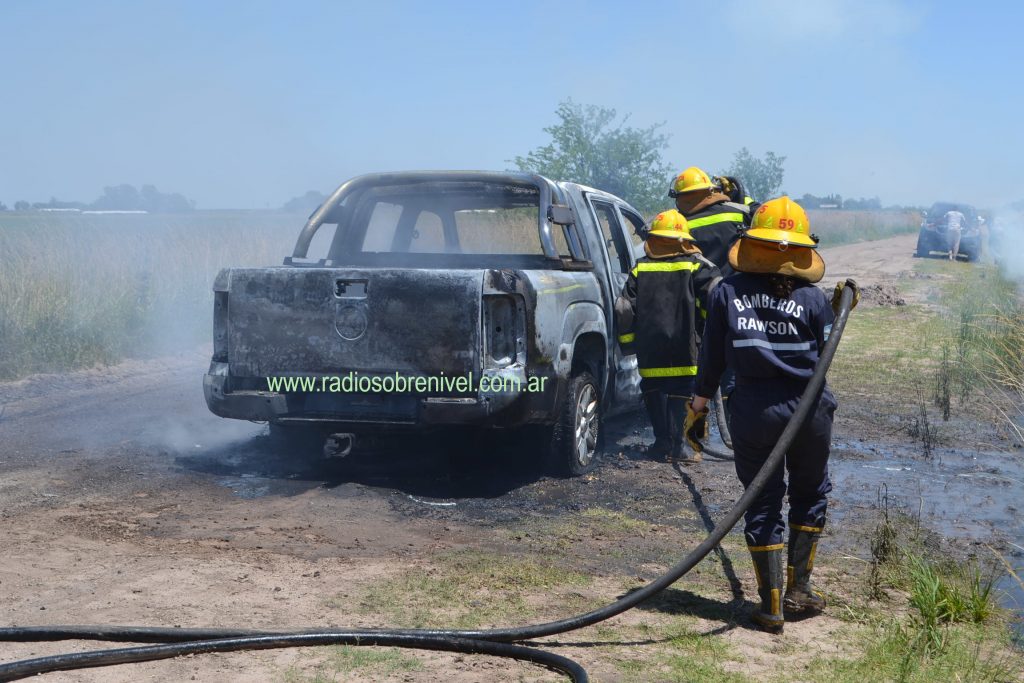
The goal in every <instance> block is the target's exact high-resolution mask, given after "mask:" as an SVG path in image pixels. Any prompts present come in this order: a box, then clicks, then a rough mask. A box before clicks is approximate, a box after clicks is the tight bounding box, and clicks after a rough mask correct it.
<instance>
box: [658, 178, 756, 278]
mask: <svg viewBox="0 0 1024 683" xmlns="http://www.w3.org/2000/svg"><path fill="white" fill-rule="evenodd" d="M726 182H727V184H728V186H729V189H730V190H733V189H735V187H736V186H738V181H736V180H735V179H733V178H728V179H727V181H726ZM733 183H735V184H736V185H735V186H734V185H733ZM723 190H724V188H723V187H722V186H721V180H719V185H717V186H716V185H715V183H714V181H712V179H711V176H709V175H708V174H707V173H705V172H704V171H702V170H701V169H699V168H697V167H696V166H691V167H689V168H688V169H686V170H685V171H683V172H682V173H680V174H679V175H677V176H676V178H675V180H673V181H672V187H671V188H670V189H669V191H668V196H669V197H672V198H673V199H675V200H676V209H677V210H678V211H679V213H681V214H683V217H684V218H685V219H686V224H687V226H689V228H690V233H691V234H692V235H693V241H694V244H696V245H697V246H698V247H699V248H700V251H701V253H702V254H703V255H704V258H706V259H707V260H709V261H711V262H712V263H714V264H715V265H716V266H718V268H719V269H720V270H721V271H722V275H725V276H727V275H731V274H732V268H731V267H730V266H729V259H728V253H729V247H731V246H732V245H733V243H735V242H736V240H738V239H739V238H740V235H742V234H743V231H744V230H746V229H747V226H749V225H750V206H749V205H748V204H747V203H739V202H734V201H732V200H731V198H730V197H729V196H728V195H727V194H725V193H724V192H723ZM738 191H739V192H742V190H738ZM743 194H744V198H745V200H746V199H748V198H747V197H746V195H745V193H743ZM745 200H744V201H745Z"/></svg>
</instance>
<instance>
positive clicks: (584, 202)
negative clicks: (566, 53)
mask: <svg viewBox="0 0 1024 683" xmlns="http://www.w3.org/2000/svg"><path fill="white" fill-rule="evenodd" d="M645 230H646V227H645V223H644V220H643V219H642V218H641V216H640V214H639V212H637V211H636V210H635V209H633V208H632V207H630V206H629V205H628V204H626V203H625V202H624V201H622V200H621V199H619V198H617V197H614V196H612V195H610V194H607V193H605V192H601V191H598V190H594V189H591V188H588V187H584V186H582V185H577V184H574V183H568V182H554V181H552V180H549V179H547V178H544V177H542V176H539V175H531V174H525V173H490V172H448V171H438V172H413V173H384V174H375V175H366V176H361V177H358V178H355V179H353V180H350V181H348V182H346V183H345V184H343V185H341V187H339V188H338V189H337V190H336V191H335V192H334V193H333V194H332V195H331V196H330V197H329V198H328V199H327V200H326V201H325V202H324V203H323V204H322V205H321V206H320V207H319V208H318V209H317V210H316V211H315V212H314V213H313V214H312V215H311V216H310V218H309V220H308V221H307V222H306V225H305V226H304V227H303V229H302V232H301V233H300V234H299V237H298V241H297V243H296V245H295V250H294V253H293V255H292V256H291V257H289V258H286V259H285V260H284V265H282V266H277V267H269V268H229V269H226V270H222V271H221V272H220V273H219V274H218V275H217V279H216V281H215V284H214V288H213V289H214V347H213V359H212V362H211V364H210V370H209V373H208V374H207V375H206V376H205V379H204V383H203V386H204V390H205V395H206V402H207V405H208V406H209V408H210V410H211V411H213V412H214V413H216V414H217V415H220V416H223V417H229V418H236V419H244V420H265V421H268V422H269V423H270V425H271V430H272V431H277V432H301V431H316V432H317V433H322V434H325V435H326V434H333V436H332V439H333V440H334V441H335V443H336V444H339V445H340V446H344V447H346V448H347V447H348V446H350V445H351V444H352V443H354V442H355V441H356V439H357V438H359V436H360V435H361V434H374V433H381V432H392V431H395V430H408V431H413V432H415V431H420V430H428V429H437V428H446V427H458V428H484V429H502V430H519V429H520V428H529V429H530V430H531V431H533V432H535V433H539V434H540V435H541V438H542V439H543V444H544V450H545V451H546V453H547V455H548V457H549V458H550V461H549V463H550V464H552V465H554V466H555V467H556V468H557V469H558V470H559V471H560V472H561V473H563V474H568V475H578V474H582V473H584V472H587V471H589V470H590V469H591V468H593V466H594V464H595V456H596V453H597V451H598V449H599V447H600V446H599V444H600V443H601V433H602V420H603V418H604V417H605V416H608V415H611V414H613V413H616V412H623V411H625V410H630V409H634V408H635V407H636V406H638V405H639V376H638V374H637V370H636V360H635V357H634V356H624V355H623V353H622V351H621V350H620V348H619V345H618V343H617V333H616V330H615V315H614V310H613V302H614V301H615V298H616V296H617V295H618V293H619V291H620V290H621V288H622V285H623V283H624V281H625V279H626V276H627V274H628V273H629V271H630V269H631V268H632V267H633V265H634V263H635V261H636V258H637V255H638V254H640V253H642V249H641V248H640V243H641V239H642V236H643V235H644V234H645Z"/></svg>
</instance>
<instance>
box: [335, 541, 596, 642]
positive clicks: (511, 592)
mask: <svg viewBox="0 0 1024 683" xmlns="http://www.w3.org/2000/svg"><path fill="white" fill-rule="evenodd" d="M590 582H591V577H589V576H587V575H586V574H582V573H579V572H574V571H568V570H565V569H561V568H559V567H556V566H554V565H551V564H548V563H545V562H542V561H539V560H534V559H527V558H519V557H514V556H509V555H495V554H488V553H482V552H464V553H453V554H449V555H443V556H440V557H438V558H435V559H434V561H433V563H432V564H431V566H429V567H426V568H415V569H410V570H407V571H403V572H402V573H400V574H399V575H398V576H395V577H391V578H386V579H382V580H380V581H377V582H375V583H373V584H371V585H370V586H369V588H368V589H367V590H366V591H365V592H363V593H362V594H361V595H360V596H359V598H358V603H357V604H356V605H352V604H351V603H350V601H349V600H348V599H347V598H345V599H338V598H335V599H332V600H331V601H329V603H328V605H329V606H331V607H334V608H336V609H342V610H350V609H353V608H355V609H358V611H359V612H361V613H362V614H365V615H373V616H379V617H380V621H381V623H387V624H393V625H395V626H401V627H411V628H422V627H426V626H431V627H444V626H448V627H452V628H475V627H479V626H483V625H488V624H498V623H501V622H505V621H517V622H519V621H522V620H523V619H524V618H528V617H530V616H531V615H536V614H539V613H540V612H542V611H543V610H545V609H548V608H551V607H555V606H561V607H563V608H564V609H566V610H568V609H571V608H578V607H581V606H584V607H588V606H590V605H589V601H588V600H586V599H583V598H582V597H581V596H580V595H579V594H578V593H576V592H575V591H574V589H578V588H581V587H585V586H587V585H589V584H590ZM531 593H532V594H535V595H544V601H543V602H539V601H538V602H531V601H529V600H527V597H526V596H527V595H529V594H531Z"/></svg>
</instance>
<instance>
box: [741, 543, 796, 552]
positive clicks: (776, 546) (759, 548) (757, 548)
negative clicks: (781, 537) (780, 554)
mask: <svg viewBox="0 0 1024 683" xmlns="http://www.w3.org/2000/svg"><path fill="white" fill-rule="evenodd" d="M785 547H786V544H785V543H773V544H771V545H748V546H747V550H749V551H750V552H752V553H766V552H770V551H772V550H782V549H783V548H785Z"/></svg>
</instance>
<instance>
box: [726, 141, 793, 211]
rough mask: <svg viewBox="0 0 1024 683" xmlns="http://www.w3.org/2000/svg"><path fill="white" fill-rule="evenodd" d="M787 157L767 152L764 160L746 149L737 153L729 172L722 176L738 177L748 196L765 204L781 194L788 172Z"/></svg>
mask: <svg viewBox="0 0 1024 683" xmlns="http://www.w3.org/2000/svg"><path fill="white" fill-rule="evenodd" d="M785 162H786V157H781V156H778V155H777V154H775V152H767V153H765V155H764V158H763V159H758V158H756V157H755V156H754V155H753V154H751V153H750V150H749V149H747V148H746V147H744V148H743V149H741V150H740V151H738V152H736V156H734V157H733V159H732V165H731V166H730V167H729V170H727V171H725V172H724V173H722V175H729V176H736V177H737V178H739V179H740V181H742V182H743V186H744V187H745V188H746V190H747V194H749V195H750V196H751V197H753V198H754V199H756V200H757V201H759V202H765V201H768V200H769V199H772V198H774V197H776V196H778V194H779V190H780V188H781V187H782V178H783V176H784V175H785V173H786V171H785V169H784V168H783V164H784V163H785Z"/></svg>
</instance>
